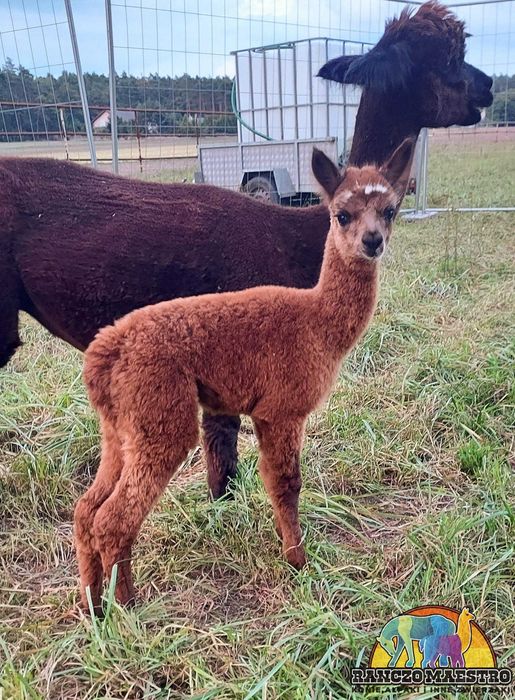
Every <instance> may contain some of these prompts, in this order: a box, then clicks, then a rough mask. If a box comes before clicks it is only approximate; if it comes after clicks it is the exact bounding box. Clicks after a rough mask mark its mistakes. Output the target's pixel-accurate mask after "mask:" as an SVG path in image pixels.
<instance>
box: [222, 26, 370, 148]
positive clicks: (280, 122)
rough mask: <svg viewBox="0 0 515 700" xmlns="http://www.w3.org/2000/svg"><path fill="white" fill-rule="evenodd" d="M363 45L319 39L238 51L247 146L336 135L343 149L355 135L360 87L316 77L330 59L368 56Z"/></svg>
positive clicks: (240, 101) (239, 101)
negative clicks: (263, 136)
mask: <svg viewBox="0 0 515 700" xmlns="http://www.w3.org/2000/svg"><path fill="white" fill-rule="evenodd" d="M367 48H368V45H367V44H364V43H361V42H350V41H344V40H339V39H328V38H316V39H305V40H302V41H296V42H288V43H284V44H277V45H274V46H265V47H257V48H253V49H245V50H241V51H235V52H234V56H235V59H236V90H237V104H238V110H239V112H240V116H241V118H242V120H243V121H244V122H245V123H246V124H247V125H248V126H249V127H250V128H245V127H244V126H242V125H241V124H240V126H239V136H240V141H241V142H243V143H249V142H256V141H263V140H265V139H263V138H261V137H260V136H259V135H258V134H256V133H255V132H259V133H261V134H264V135H266V136H268V137H269V138H271V139H273V140H274V141H289V140H295V139H300V140H304V139H313V138H327V137H336V138H337V139H338V143H339V148H340V151H345V150H346V149H347V147H348V146H349V145H350V142H351V140H352V135H353V133H354V123H355V120H356V113H357V107H358V104H359V99H360V90H359V88H354V87H352V86H342V85H339V84H338V83H332V82H330V81H326V80H322V79H321V78H317V77H316V74H317V73H318V71H319V69H320V68H321V67H322V66H323V65H324V63H326V62H327V61H328V60H330V59H331V58H336V57H337V56H342V55H344V54H347V55H348V54H359V53H363V51H364V50H366V49H367Z"/></svg>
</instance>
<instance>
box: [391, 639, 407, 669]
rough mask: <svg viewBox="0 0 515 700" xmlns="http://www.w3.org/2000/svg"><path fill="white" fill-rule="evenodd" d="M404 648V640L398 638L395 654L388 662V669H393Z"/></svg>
mask: <svg viewBox="0 0 515 700" xmlns="http://www.w3.org/2000/svg"><path fill="white" fill-rule="evenodd" d="M405 648H406V644H405V643H404V640H403V639H402V638H401V637H400V636H399V638H398V640H397V646H396V647H395V654H394V655H393V656H392V658H391V659H390V661H389V662H388V666H389V667H390V668H395V666H396V665H397V661H398V660H399V657H400V655H401V654H402V651H403V649H405Z"/></svg>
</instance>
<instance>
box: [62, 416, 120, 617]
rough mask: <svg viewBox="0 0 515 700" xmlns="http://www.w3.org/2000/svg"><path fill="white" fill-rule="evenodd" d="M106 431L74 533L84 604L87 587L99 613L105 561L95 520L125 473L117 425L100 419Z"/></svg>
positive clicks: (80, 503)
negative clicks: (95, 472) (96, 540)
mask: <svg viewBox="0 0 515 700" xmlns="http://www.w3.org/2000/svg"><path fill="white" fill-rule="evenodd" d="M100 425H101V430H102V456H101V459H100V466H99V468H98V471H97V474H96V476H95V480H94V481H93V484H92V485H91V487H90V488H89V489H88V490H87V491H86V493H85V494H84V495H83V496H82V497H81V498H80V499H79V500H78V501H77V505H76V506H75V513H74V534H75V547H76V550H77V559H78V563H79V573H80V582H81V605H82V608H83V609H84V610H86V611H87V610H88V601H87V597H86V587H87V586H89V588H90V593H91V600H92V602H93V606H94V609H95V611H96V612H97V613H99V612H100V607H101V601H100V597H101V594H102V580H103V572H102V561H101V559H100V554H99V553H98V551H97V549H96V544H95V538H94V535H93V520H94V517H95V514H96V512H97V510H98V508H99V507H100V506H101V505H102V503H104V501H105V500H106V499H107V498H108V497H109V496H110V495H111V493H112V492H113V490H114V488H115V486H116V483H117V481H118V479H119V478H120V474H121V472H122V466H123V457H122V450H121V443H120V439H119V437H118V434H117V432H116V429H115V427H114V425H113V424H112V423H111V421H109V420H108V419H107V418H106V417H101V418H100Z"/></svg>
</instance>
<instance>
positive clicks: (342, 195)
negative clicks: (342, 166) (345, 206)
mask: <svg viewBox="0 0 515 700" xmlns="http://www.w3.org/2000/svg"><path fill="white" fill-rule="evenodd" d="M353 194H354V192H351V191H350V190H343V192H340V194H339V195H338V199H341V201H342V202H346V201H347V200H349V199H350V198H351V197H352V195H353Z"/></svg>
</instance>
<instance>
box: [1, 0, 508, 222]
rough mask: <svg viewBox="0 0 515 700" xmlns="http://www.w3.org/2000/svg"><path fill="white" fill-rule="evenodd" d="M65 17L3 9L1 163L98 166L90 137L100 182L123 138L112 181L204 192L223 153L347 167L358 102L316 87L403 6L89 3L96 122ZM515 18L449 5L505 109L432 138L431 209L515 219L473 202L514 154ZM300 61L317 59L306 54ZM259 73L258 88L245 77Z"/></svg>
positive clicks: (81, 21) (487, 2) (256, 1)
mask: <svg viewBox="0 0 515 700" xmlns="http://www.w3.org/2000/svg"><path fill="white" fill-rule="evenodd" d="M67 4H68V5H69V0H21V2H14V0H0V18H1V23H0V61H2V70H1V71H0V153H2V154H13V155H52V156H55V157H63V158H70V159H72V160H78V161H84V162H88V161H89V160H90V147H89V145H88V141H87V127H88V126H91V130H92V132H93V138H94V142H95V147H96V151H97V155H98V161H99V166H100V167H105V168H111V167H112V159H113V155H112V148H111V141H112V138H113V137H114V145H115V148H114V152H115V156H116V161H117V162H115V163H114V165H115V168H114V169H116V170H118V171H119V172H120V173H121V174H125V175H132V176H136V177H145V178H152V179H159V180H162V181H183V180H186V181H192V180H193V179H194V177H195V173H196V172H198V169H199V158H198V157H199V154H202V152H203V149H208V148H209V147H211V146H217V145H235V146H236V145H238V144H240V145H241V144H250V143H263V142H264V141H268V140H269V139H272V140H273V141H274V142H275V143H276V144H283V143H285V142H291V141H293V142H295V141H297V142H298V141H301V142H302V141H304V140H308V141H309V140H310V139H313V138H328V139H331V138H332V139H336V140H337V145H336V146H335V148H336V151H335V155H336V156H337V157H340V158H343V157H344V156H345V152H346V151H347V150H348V146H349V143H350V139H351V137H352V131H353V121H354V119H355V115H356V111H357V109H356V106H357V103H358V100H359V91H357V90H354V89H351V88H349V87H345V88H344V89H343V94H342V86H340V85H337V84H332V83H324V82H323V81H321V79H319V78H314V75H315V74H316V71H317V70H318V68H319V67H320V65H319V64H321V63H323V62H325V60H326V58H327V57H329V58H330V57H332V55H333V53H332V52H340V53H343V52H344V51H345V52H346V53H349V52H356V53H359V52H362V51H364V50H366V49H367V47H368V46H369V45H371V44H373V43H375V42H376V41H377V40H378V39H379V37H380V36H381V34H382V32H383V29H384V23H385V20H386V19H387V18H390V17H392V16H394V15H395V14H398V13H399V11H400V10H402V9H403V7H404V6H405V5H406V4H407V3H406V2H404V0H349V1H348V2H345V3H342V2H341V1H340V0H325V1H324V2H321V1H320V0H306V2H304V3H297V2H296V1H295V0H252V1H251V0H106V2H105V3H104V1H103V0H91V2H89V3H87V8H86V6H85V5H84V4H81V3H78V4H77V3H75V4H74V5H73V9H74V11H75V15H76V28H77V35H78V46H80V47H81V49H82V51H81V52H80V54H79V59H80V58H82V63H83V67H84V83H85V87H86V93H87V97H88V98H89V116H88V117H86V116H85V115H86V114H87V113H88V107H86V109H85V107H84V104H83V100H81V94H80V90H79V87H80V84H79V81H80V71H78V69H77V56H75V57H74V52H73V43H72V39H73V28H72V27H71V26H70V17H69V16H67V13H66V5H67ZM419 4H421V3H420V2H413V3H411V5H412V6H416V5H419ZM514 5H515V0H484V1H483V2H478V1H477V0H474V1H472V2H459V3H458V2H455V3H451V4H450V7H451V8H452V9H453V10H454V11H455V12H456V13H457V14H458V16H459V17H460V18H461V19H463V20H464V21H465V22H466V24H467V30H468V31H470V33H471V34H472V37H471V38H469V39H468V42H467V45H468V60H469V61H470V62H471V63H472V64H474V65H475V66H477V67H478V68H480V69H482V70H484V71H485V72H487V73H488V74H491V75H494V76H495V78H494V92H495V99H494V102H493V104H492V106H491V107H490V108H488V110H486V114H485V119H484V121H483V122H482V124H481V125H480V126H477V127H475V128H467V129H460V128H451V129H447V130H434V131H431V132H430V134H429V140H428V144H429V146H428V152H429V164H428V167H429V170H428V190H427V202H428V205H429V206H430V207H437V208H438V207H440V208H446V207H453V206H485V207H487V206H492V207H495V206H509V205H510V204H512V203H513V202H510V201H508V200H507V198H506V188H503V189H501V190H499V192H496V189H495V187H492V189H491V190H490V191H488V192H484V191H482V192H480V191H479V190H478V189H477V188H474V186H473V181H471V178H470V172H471V168H474V167H487V164H488V159H489V158H491V157H502V158H507V159H508V157H509V156H510V155H514V153H515V57H514V55H513V48H512V45H513V38H514V37H513V33H514V26H513V22H514V17H515V8H514ZM106 9H107V16H108V20H110V22H109V21H108V23H107V28H106V24H105V21H106V19H105V18H106ZM86 25H88V26H86ZM88 27H89V34H88V32H87V31H86V29H88ZM92 37H93V38H92ZM307 40H310V41H307ZM81 42H82V43H81ZM317 42H318V43H317ZM304 45H305V46H309V47H310V50H309V52H308V51H307V49H306V51H305V52H304V54H303V53H302V51H303V50H304V49H300V48H299V47H301V46H304ZM319 47H322V49H320V48H319ZM328 47H329V48H328ZM342 49H343V50H342ZM324 52H325V53H324ZM294 54H295V62H296V63H297V64H298V66H300V67H298V69H297V70H296V71H292V70H291V63H292V56H293V55H294ZM334 55H337V53H334ZM108 56H110V59H111V60H110V62H109V61H108ZM249 57H250V58H249ZM245 61H247V67H246V68H245ZM258 64H259V65H260V66H261V68H260V70H259V71H258V70H256V69H254V74H253V75H252V76H251V75H250V73H249V66H251V65H252V66H257V65H258ZM278 66H279V67H278ZM109 67H111V71H109ZM238 72H239V73H240V74H239V75H238ZM109 75H111V78H112V82H111V88H112V89H111V94H110V90H109V88H110V85H109ZM251 79H253V80H254V84H253V85H251ZM265 86H266V88H267V89H265ZM313 86H315V87H314V88H313ZM317 91H318V92H317ZM251 95H252V99H254V100H255V102H254V104H251V103H250V99H251ZM319 98H320V99H319ZM332 105H334V106H338V109H333V110H331V106H332ZM290 108H291V109H290ZM112 115H116V118H114V119H113V118H112ZM289 120H293V121H292V122H290V121H289ZM256 132H257V133H256ZM271 152H272V151H270V153H271ZM240 153H242V151H240ZM284 153H285V152H284V151H283V154H282V155H281V156H278V157H281V158H283V157H288V158H292V159H297V161H298V159H299V155H298V153H299V152H298V151H295V152H293V151H291V152H289V153H288V154H287V155H286V156H285V155H284ZM331 153H332V151H331ZM231 162H233V161H231V159H230V158H229V159H228V160H227V161H223V162H222V163H221V164H219V165H218V167H219V170H221V171H223V172H224V173H225V174H226V175H227V172H228V171H229V170H230V168H231V167H233V166H232V165H231ZM265 165H266V164H265ZM507 167H508V168H509V166H508V165H507ZM462 173H463V175H462ZM450 177H453V178H461V177H462V178H463V186H462V187H460V188H459V191H460V193H461V194H460V196H459V197H456V194H453V196H452V198H451V197H450V196H449V195H448V194H447V191H449V190H452V191H453V192H456V188H455V187H453V188H448V187H447V186H446V183H448V178H450ZM225 179H226V180H227V181H229V180H230V179H231V178H227V177H226V178H225ZM220 184H224V183H223V182H221V183H220ZM231 186H236V187H239V186H241V183H236V184H232V185H231ZM408 204H410V201H409V200H408Z"/></svg>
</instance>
